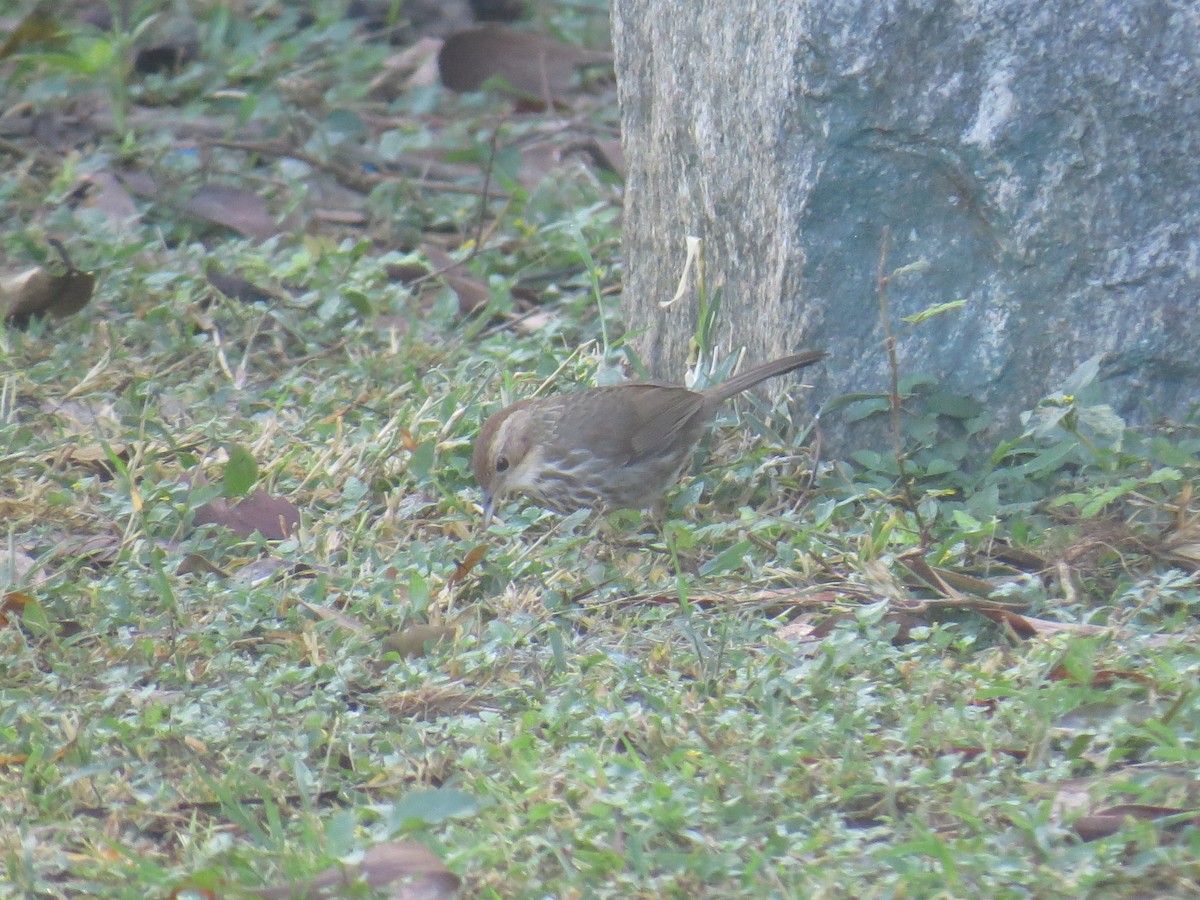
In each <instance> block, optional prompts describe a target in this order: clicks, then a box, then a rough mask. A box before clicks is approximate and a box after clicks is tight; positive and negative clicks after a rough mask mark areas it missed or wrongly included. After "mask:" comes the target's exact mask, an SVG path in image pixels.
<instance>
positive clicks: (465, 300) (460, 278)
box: [421, 244, 492, 316]
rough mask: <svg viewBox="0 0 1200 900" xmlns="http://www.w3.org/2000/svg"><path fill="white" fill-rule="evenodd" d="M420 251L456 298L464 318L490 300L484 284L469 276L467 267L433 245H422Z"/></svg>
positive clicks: (490, 294)
mask: <svg viewBox="0 0 1200 900" xmlns="http://www.w3.org/2000/svg"><path fill="white" fill-rule="evenodd" d="M421 250H422V252H423V253H424V254H425V258H426V259H428V260H429V264H430V265H432V266H433V268H434V271H435V272H436V273H437V276H438V278H440V279H442V281H444V282H445V283H446V284H447V285H448V286H449V288H450V289H451V290H452V291H454V293H455V295H456V296H457V297H458V311H459V312H460V313H462V314H463V315H464V316H465V315H467V314H468V313H470V312H472V311H474V310H475V309H477V308H478V307H479V306H481V305H483V304H485V303H487V302H488V300H490V299H491V296H492V292H491V289H490V288H489V287H488V286H487V284H486V283H484V282H483V281H480V280H479V279H478V278H476V277H475V276H474V275H472V274H471V272H470V270H469V269H467V267H466V266H465V265H464V264H463V263H461V262H459V261H458V260H456V259H455V258H454V257H453V256H451V255H450V254H449V253H447V252H446V251H445V250H443V249H442V248H441V247H438V246H437V245H435V244H422V245H421Z"/></svg>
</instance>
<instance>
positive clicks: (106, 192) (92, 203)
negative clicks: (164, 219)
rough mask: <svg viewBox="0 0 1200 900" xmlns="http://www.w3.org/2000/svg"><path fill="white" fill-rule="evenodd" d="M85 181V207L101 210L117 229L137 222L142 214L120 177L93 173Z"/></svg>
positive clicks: (109, 173)
mask: <svg viewBox="0 0 1200 900" xmlns="http://www.w3.org/2000/svg"><path fill="white" fill-rule="evenodd" d="M85 181H86V183H87V185H88V192H87V197H86V199H85V201H84V203H85V205H87V206H89V207H91V208H92V209H98V210H100V211H101V212H102V213H104V215H105V218H107V219H108V221H109V223H110V224H112V225H113V226H114V227H116V228H126V227H128V226H130V225H132V224H134V223H136V222H137V220H138V218H139V217H140V215H141V214H140V213H139V212H138V208H137V204H136V203H134V202H133V196H132V195H131V194H130V193H129V191H128V190H127V189H126V187H125V184H124V182H122V181H121V179H120V177H118V176H117V175H114V174H113V173H112V172H93V173H92V174H91V175H89V176H87V178H86V179H85Z"/></svg>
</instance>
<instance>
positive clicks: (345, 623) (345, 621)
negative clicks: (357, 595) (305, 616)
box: [297, 600, 371, 634]
mask: <svg viewBox="0 0 1200 900" xmlns="http://www.w3.org/2000/svg"><path fill="white" fill-rule="evenodd" d="M297 602H298V603H299V604H300V605H301V606H303V607H304V608H305V609H307V610H308V611H309V612H310V613H312V614H313V615H315V616H316V617H317V618H319V619H324V620H326V621H327V622H336V623H337V624H338V625H341V626H342V627H343V628H345V629H346V630H347V631H351V632H353V633H354V634H369V633H370V631H371V629H370V628H368V627H367V626H366V625H364V624H363V623H362V622H360V621H358V619H356V618H354V616H352V615H350V614H349V613H344V612H342V611H341V610H340V609H334V608H333V607H332V606H324V605H322V604H319V603H309V602H308V601H307V600H298V601H297Z"/></svg>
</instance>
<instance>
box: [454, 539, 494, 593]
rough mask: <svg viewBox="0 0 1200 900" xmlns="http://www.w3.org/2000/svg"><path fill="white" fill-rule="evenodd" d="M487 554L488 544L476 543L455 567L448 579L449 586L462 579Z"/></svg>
mask: <svg viewBox="0 0 1200 900" xmlns="http://www.w3.org/2000/svg"><path fill="white" fill-rule="evenodd" d="M486 555H487V544H476V545H475V546H474V547H472V548H471V549H470V550H468V551H467V555H466V556H464V557H463V561H462V562H460V563H459V564H458V566H457V567H455V569H454V572H453V573H452V574H451V575H450V577H449V578H447V579H446V585H447V587H448V586H450V585H452V584H456V583H457V582H459V581H462V580H463V579H464V578H466V577H467V576H468V575H469V574H471V570H472V569H474V568H475V567H476V566H477V565H479V563H480V562H482V561H483V558H484V556H486Z"/></svg>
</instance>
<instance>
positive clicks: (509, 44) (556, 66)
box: [438, 25, 612, 100]
mask: <svg viewBox="0 0 1200 900" xmlns="http://www.w3.org/2000/svg"><path fill="white" fill-rule="evenodd" d="M611 62H612V54H611V53H606V52H604V51H599V50H586V49H584V48H583V47H576V46H574V45H572V44H564V43H561V42H559V41H556V40H554V39H553V38H548V37H544V36H542V35H538V34H529V33H527V32H523V31H513V30H512V29H511V28H503V27H500V26H496V25H485V26H482V27H479V28H470V29H467V30H466V31H460V32H458V33H456V34H452V35H450V37H448V38H446V43H445V44H444V45H443V46H442V51H441V53H439V54H438V71H439V72H440V73H441V76H442V84H444V85H445V86H446V87H448V88H450V90H452V91H458V92H460V93H462V92H466V91H477V90H479V88H480V87H482V86H483V84H484V82H486V81H487V80H488V79H489V78H494V77H498V78H503V79H504V80H505V81H507V82H508V83H509V84H510V85H511V86H512V88H513V90H514V91H515V92H516V93H517V94H518V95H524V96H526V97H529V98H532V99H535V100H545V99H551V100H557V99H561V98H562V97H563V96H564V95H565V94H566V93H567V92H568V91H569V90H570V89H571V86H572V83H573V81H574V79H575V72H576V71H577V70H578V69H580V68H582V67H583V66H595V65H607V64H610V63H611Z"/></svg>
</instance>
